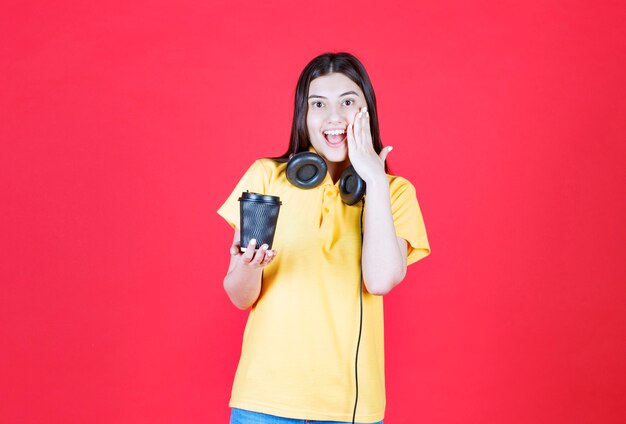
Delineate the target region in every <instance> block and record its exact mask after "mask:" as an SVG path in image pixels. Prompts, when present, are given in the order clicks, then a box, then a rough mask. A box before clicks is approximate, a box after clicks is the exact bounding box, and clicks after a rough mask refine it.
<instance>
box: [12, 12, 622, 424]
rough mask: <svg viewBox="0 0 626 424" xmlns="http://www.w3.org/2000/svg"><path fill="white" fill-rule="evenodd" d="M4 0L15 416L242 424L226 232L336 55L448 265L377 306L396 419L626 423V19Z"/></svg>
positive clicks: (238, 321)
mask: <svg viewBox="0 0 626 424" xmlns="http://www.w3.org/2000/svg"><path fill="white" fill-rule="evenodd" d="M6 3H7V4H4V5H3V7H2V8H3V12H2V16H1V17H0V43H1V44H0V46H1V47H0V49H1V50H0V58H1V68H0V72H1V77H2V78H1V81H2V82H1V84H0V92H1V96H0V120H1V125H0V139H1V140H2V153H1V161H2V163H1V167H0V173H1V190H2V193H1V194H2V200H1V202H0V205H1V211H2V219H1V220H0V232H1V240H2V242H1V248H2V251H1V258H2V263H1V265H0V272H1V275H0V278H1V286H0V287H1V297H0V302H1V303H0V314H1V316H0V318H1V334H0V336H1V339H0V340H1V344H2V347H1V348H0V355H2V358H1V360H0V421H1V422H3V423H223V422H227V419H228V418H227V417H228V414H229V410H228V406H227V403H228V399H229V396H230V389H231V383H232V378H233V375H234V371H235V367H236V364H237V361H238V357H239V352H240V343H241V336H242V333H243V326H244V323H245V319H246V315H247V313H246V312H241V311H239V310H237V309H236V308H235V307H234V306H232V305H231V304H230V303H229V301H228V299H227V296H226V294H225V293H224V292H223V289H222V279H223V277H224V274H225V272H226V268H227V264H228V258H229V255H228V247H229V245H230V241H231V237H232V230H231V229H230V227H228V225H227V224H226V223H225V222H223V221H222V220H221V218H220V217H219V216H218V215H217V214H216V212H215V211H216V210H217V208H218V207H219V205H220V204H221V202H222V201H223V200H224V199H225V197H226V195H227V194H228V193H229V192H230V191H231V190H232V188H233V186H234V184H235V183H236V181H237V180H238V179H239V177H240V176H241V175H242V173H243V172H244V171H245V169H246V168H247V167H248V165H249V164H250V163H251V162H252V161H253V160H254V159H256V158H258V157H262V156H270V155H276V154H279V153H282V152H283V151H284V150H285V149H286V146H287V142H288V137H289V131H290V126H291V117H292V113H293V109H292V108H293V94H294V90H295V84H296V80H297V77H298V75H299V73H300V71H301V70H302V68H303V67H304V65H305V64H306V63H307V62H308V61H309V60H310V59H312V58H313V57H314V56H316V55H317V54H320V53H323V52H327V51H349V52H352V53H354V54H355V55H357V57H359V58H360V59H361V60H362V61H363V63H364V64H365V66H366V67H367V69H368V71H369V74H370V77H371V78H372V81H373V84H374V87H375V89H376V93H377V96H378V106H379V114H380V124H381V135H382V139H383V143H384V144H386V145H393V146H394V148H395V149H394V151H393V152H391V153H390V155H389V163H390V165H391V167H392V169H393V170H394V171H395V172H396V173H398V174H401V175H403V176H405V177H406V178H408V179H409V180H411V181H412V182H413V183H414V184H415V186H416V188H417V194H418V199H419V201H420V205H421V207H422V212H423V214H424V218H425V222H426V227H427V230H428V235H429V240H430V242H431V247H432V249H433V253H432V255H431V256H430V257H428V258H426V259H424V260H423V261H420V262H418V263H417V264H415V265H412V266H411V267H410V268H409V272H408V275H407V278H406V280H405V281H404V282H403V283H402V284H401V285H400V286H398V287H397V288H396V289H394V291H393V292H392V293H391V294H389V295H388V296H387V297H386V299H385V314H386V352H387V357H386V364H387V368H386V369H387V390H388V400H387V415H386V420H385V422H386V423H389V424H395V423H438V424H444V423H623V422H625V421H626V413H625V412H624V405H623V402H624V397H625V395H626V365H625V362H624V358H626V341H625V340H626V338H625V330H626V313H625V305H626V289H625V287H624V282H626V267H625V265H624V259H623V256H624V253H625V250H626V249H625V247H624V242H625V240H626V224H625V222H626V220H625V218H624V216H625V212H626V208H625V198H626V196H625V194H626V193H625V191H626V190H625V188H624V183H625V181H626V178H625V177H626V175H625V162H626V161H625V158H626V148H625V144H626V143H625V142H626V119H625V117H626V82H625V77H624V75H626V29H625V25H624V23H625V22H626V6H624V3H623V2H621V1H601V2H595V3H593V5H592V3H591V2H540V1H531V2H528V1H517V2H514V1H504V2H486V1H480V2H470V4H467V2H463V1H457V2H453V1H443V2H417V3H416V2H395V3H387V4H386V5H382V2H372V1H369V2H354V1H346V2H330V1H319V2H310V3H298V4H297V5H296V3H294V2H289V1H282V2H272V1H270V2H247V3H239V2H226V1H220V2H200V1H179V2H176V4H174V3H173V2H171V3H168V2H143V3H138V2H128V1H123V2H122V1H115V2H113V1H110V2H104V3H102V2H100V3H102V4H91V3H86V2H76V3H75V4H74V3H72V2H67V1H61V2H56V3H49V2H48V3H41V4H38V3H37V2H35V1H21V2H11V3H10V4H9V3H8V2H6Z"/></svg>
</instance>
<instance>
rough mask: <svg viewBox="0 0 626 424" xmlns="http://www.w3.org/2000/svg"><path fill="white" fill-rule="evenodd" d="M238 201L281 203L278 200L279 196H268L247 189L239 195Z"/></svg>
mask: <svg viewBox="0 0 626 424" xmlns="http://www.w3.org/2000/svg"><path fill="white" fill-rule="evenodd" d="M238 200H239V201H242V200H244V201H246V202H258V203H271V204H276V205H282V202H281V201H280V197H278V196H270V195H269V194H259V193H251V192H249V191H244V192H243V193H241V197H240V198H239V199H238Z"/></svg>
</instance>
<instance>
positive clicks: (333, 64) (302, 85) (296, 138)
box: [272, 52, 389, 173]
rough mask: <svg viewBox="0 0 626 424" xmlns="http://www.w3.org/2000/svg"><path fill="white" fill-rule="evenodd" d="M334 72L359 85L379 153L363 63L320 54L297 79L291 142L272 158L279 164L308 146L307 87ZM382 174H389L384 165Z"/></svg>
mask: <svg viewBox="0 0 626 424" xmlns="http://www.w3.org/2000/svg"><path fill="white" fill-rule="evenodd" d="M334 72H337V73H341V74H344V75H345V76H347V77H348V78H350V79H351V80H352V81H353V82H354V83H355V84H357V85H358V86H359V88H360V89H361V91H363V94H364V95H365V102H366V104H367V111H368V112H369V116H370V130H371V132H372V142H373V145H374V150H375V151H376V153H378V154H380V151H381V150H382V148H383V145H382V142H381V140H380V131H379V128H378V112H377V110H376V95H375V94H374V87H372V83H371V81H370V78H369V76H368V75H367V71H366V70H365V67H364V66H363V64H362V63H361V62H360V61H359V59H357V58H356V57H355V56H354V55H352V54H350V53H345V52H340V53H324V54H321V55H319V56H317V57H316V58H314V59H313V60H311V61H310V62H309V63H308V64H307V65H306V67H305V68H304V70H303V71H302V73H301V74H300V78H298V85H297V86H296V96H295V103H294V109H293V121H292V124H291V139H290V141H289V148H288V149H287V151H286V152H285V153H283V155H282V156H279V157H275V158H272V159H274V160H276V161H279V162H286V161H287V160H289V156H290V155H291V154H292V153H299V152H305V151H308V150H309V147H311V140H309V133H308V130H307V126H306V115H307V112H308V110H309V109H308V108H309V105H308V100H307V98H308V96H309V85H310V84H311V81H313V80H314V79H315V78H317V77H321V76H324V75H328V74H332V73H334ZM385 172H387V173H389V169H388V168H387V164H386V163H385Z"/></svg>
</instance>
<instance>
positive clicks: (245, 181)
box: [217, 160, 269, 228]
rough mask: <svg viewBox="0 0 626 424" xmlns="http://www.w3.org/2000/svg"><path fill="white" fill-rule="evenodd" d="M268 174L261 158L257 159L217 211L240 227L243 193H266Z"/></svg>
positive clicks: (232, 225) (227, 220) (231, 224)
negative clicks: (240, 205) (240, 206)
mask: <svg viewBox="0 0 626 424" xmlns="http://www.w3.org/2000/svg"><path fill="white" fill-rule="evenodd" d="M268 180H269V179H268V174H267V172H266V169H265V167H264V166H263V162H262V161H261V160H257V161H255V162H254V163H253V164H252V165H251V166H250V167H249V168H248V170H247V171H246V173H245V174H244V175H243V177H241V179H240V180H239V182H238V183H237V185H236V186H235V188H234V189H233V191H232V193H231V194H230V195H229V196H228V198H227V199H226V201H225V202H224V203H223V204H222V206H220V208H219V209H218V210H217V213H218V214H219V215H220V216H221V217H222V218H224V219H225V220H226V222H227V223H228V224H229V225H230V226H231V227H233V228H239V224H240V221H239V198H240V197H241V194H242V193H245V192H246V191H249V192H250V193H259V194H266V190H267V185H268Z"/></svg>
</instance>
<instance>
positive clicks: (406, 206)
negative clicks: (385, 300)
mask: <svg viewBox="0 0 626 424" xmlns="http://www.w3.org/2000/svg"><path fill="white" fill-rule="evenodd" d="M389 188H390V195H391V213H392V215H393V223H394V226H395V228H396V235H397V236H398V237H401V238H403V239H405V240H406V241H407V242H408V245H407V258H406V264H407V265H410V264H412V263H414V262H417V261H419V260H420V259H422V258H425V257H426V256H428V255H429V254H430V245H429V244H428V237H427V235H426V227H425V226H424V218H423V217H422V212H421V210H420V207H419V204H418V202H417V196H416V195H415V187H414V186H413V184H411V183H410V182H409V181H408V180H406V179H404V178H402V177H396V178H395V179H394V181H392V183H391V184H390V187H389Z"/></svg>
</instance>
